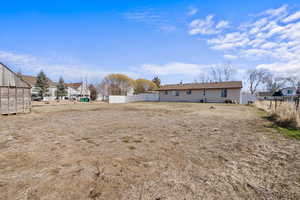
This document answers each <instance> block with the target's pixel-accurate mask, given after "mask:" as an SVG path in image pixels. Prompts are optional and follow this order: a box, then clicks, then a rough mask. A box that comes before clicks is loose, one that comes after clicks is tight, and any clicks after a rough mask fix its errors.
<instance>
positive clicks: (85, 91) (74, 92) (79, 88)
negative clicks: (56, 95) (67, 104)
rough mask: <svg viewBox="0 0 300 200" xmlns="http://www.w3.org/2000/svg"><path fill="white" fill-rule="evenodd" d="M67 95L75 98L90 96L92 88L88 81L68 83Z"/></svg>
mask: <svg viewBox="0 0 300 200" xmlns="http://www.w3.org/2000/svg"><path fill="white" fill-rule="evenodd" d="M66 86H67V93H68V94H67V97H68V98H69V99H73V100H79V99H80V98H82V97H87V98H90V90H89V87H88V84H87V83H84V82H79V83H66Z"/></svg>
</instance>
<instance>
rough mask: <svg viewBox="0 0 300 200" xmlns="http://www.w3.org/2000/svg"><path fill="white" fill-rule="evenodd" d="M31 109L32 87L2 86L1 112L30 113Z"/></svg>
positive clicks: (0, 89)
mask: <svg viewBox="0 0 300 200" xmlns="http://www.w3.org/2000/svg"><path fill="white" fill-rule="evenodd" d="M30 110H31V91H30V88H22V87H7V86H0V114H12V113H28V112H30Z"/></svg>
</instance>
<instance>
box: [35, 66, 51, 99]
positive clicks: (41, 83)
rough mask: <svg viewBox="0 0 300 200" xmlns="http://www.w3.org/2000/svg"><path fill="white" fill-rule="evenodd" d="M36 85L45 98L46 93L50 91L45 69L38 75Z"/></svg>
mask: <svg viewBox="0 0 300 200" xmlns="http://www.w3.org/2000/svg"><path fill="white" fill-rule="evenodd" d="M35 87H37V88H38V90H39V94H40V96H41V97H43V98H44V95H45V94H46V92H48V88H49V79H48V78H47V76H46V74H45V73H44V72H43V71H41V72H40V73H39V74H38V75H37V80H36V83H35Z"/></svg>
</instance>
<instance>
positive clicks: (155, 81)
mask: <svg viewBox="0 0 300 200" xmlns="http://www.w3.org/2000/svg"><path fill="white" fill-rule="evenodd" d="M152 82H153V83H155V84H156V86H157V87H158V88H159V87H160V83H161V81H160V79H159V78H158V76H156V77H154V78H153V80H152Z"/></svg>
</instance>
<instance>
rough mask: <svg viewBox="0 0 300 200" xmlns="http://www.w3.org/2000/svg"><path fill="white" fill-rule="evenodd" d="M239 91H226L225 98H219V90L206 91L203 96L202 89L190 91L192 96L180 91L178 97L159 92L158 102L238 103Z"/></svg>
mask: <svg viewBox="0 0 300 200" xmlns="http://www.w3.org/2000/svg"><path fill="white" fill-rule="evenodd" d="M240 91H241V89H227V97H221V89H206V90H205V95H204V89H201V90H192V94H187V90H180V91H179V96H175V95H174V93H173V92H172V91H171V90H170V91H168V94H167V95H166V94H165V91H160V92H159V95H160V101H171V102H172V101H174V102H176V101H182V102H201V101H203V102H216V103H222V102H224V101H225V100H227V99H230V100H232V101H235V102H238V103H239V102H240Z"/></svg>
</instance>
